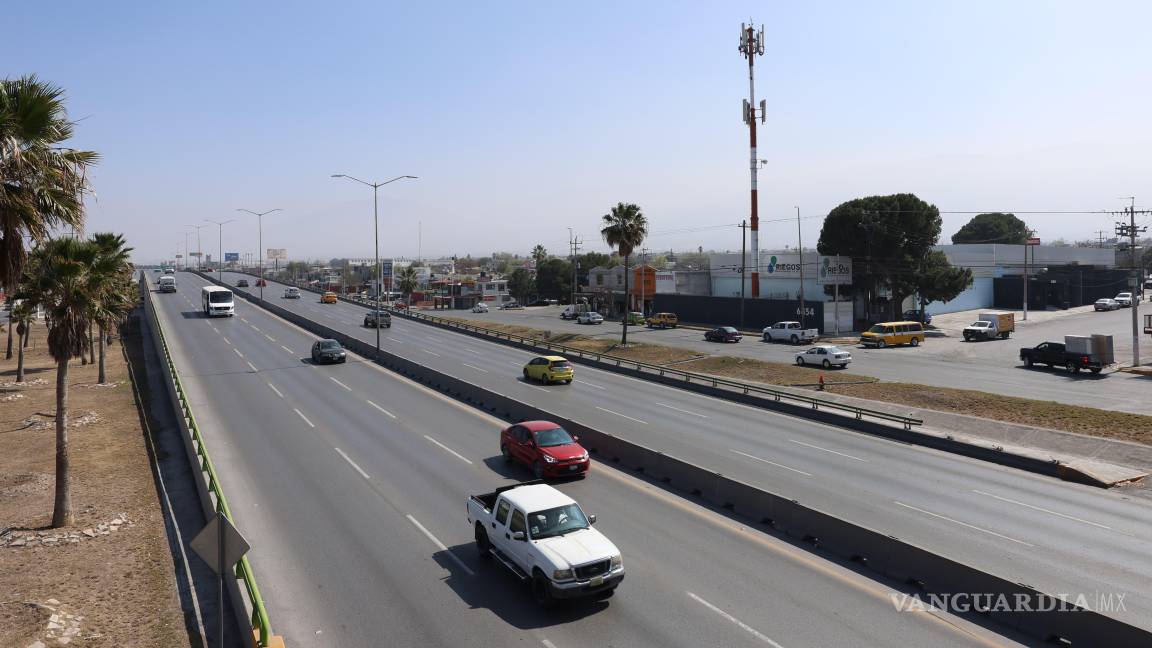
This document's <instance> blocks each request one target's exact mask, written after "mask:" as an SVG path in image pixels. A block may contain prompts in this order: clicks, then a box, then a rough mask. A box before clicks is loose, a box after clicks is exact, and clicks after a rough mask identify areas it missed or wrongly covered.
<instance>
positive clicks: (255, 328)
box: [248, 324, 263, 333]
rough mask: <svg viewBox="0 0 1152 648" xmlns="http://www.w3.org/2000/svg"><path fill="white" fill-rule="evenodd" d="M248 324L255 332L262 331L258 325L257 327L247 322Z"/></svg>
mask: <svg viewBox="0 0 1152 648" xmlns="http://www.w3.org/2000/svg"><path fill="white" fill-rule="evenodd" d="M248 326H251V327H252V330H253V331H256V332H257V333H262V332H263V331H261V330H260V329H259V327H257V326H256V325H255V324H249V325H248Z"/></svg>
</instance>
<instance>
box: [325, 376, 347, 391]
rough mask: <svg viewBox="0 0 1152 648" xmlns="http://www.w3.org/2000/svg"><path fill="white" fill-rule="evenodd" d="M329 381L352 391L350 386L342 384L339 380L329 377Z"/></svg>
mask: <svg viewBox="0 0 1152 648" xmlns="http://www.w3.org/2000/svg"><path fill="white" fill-rule="evenodd" d="M328 380H331V381H332V382H334V383H336V384H337V385H340V386H341V387H343V388H344V389H347V390H348V391H352V388H351V387H349V386H348V385H345V384H344V383H342V382H340V381H339V380H336V379H335V378H333V377H332V376H328Z"/></svg>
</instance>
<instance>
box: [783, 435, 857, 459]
mask: <svg viewBox="0 0 1152 648" xmlns="http://www.w3.org/2000/svg"><path fill="white" fill-rule="evenodd" d="M788 440H789V441H791V442H792V443H797V444H799V445H802V446H807V447H809V448H812V449H814V450H823V451H824V452H831V453H832V454H834V455H840V456H841V457H848V458H849V459H855V460H856V461H863V462H865V463H868V460H867V459H861V458H860V457H853V456H852V455H850V454H844V453H843V452H837V451H835V450H829V449H828V448H821V447H820V446H818V445H812V444H811V443H804V442H803V441H797V440H796V439H788Z"/></svg>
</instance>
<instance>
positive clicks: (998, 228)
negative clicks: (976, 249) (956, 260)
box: [952, 212, 1028, 245]
mask: <svg viewBox="0 0 1152 648" xmlns="http://www.w3.org/2000/svg"><path fill="white" fill-rule="evenodd" d="M1027 238H1028V225H1026V224H1025V223H1024V221H1022V220H1020V219H1019V218H1016V216H1015V215H1013V214H1005V213H1001V212H992V213H988V214H977V215H976V216H974V217H973V218H972V220H970V221H968V222H967V223H965V225H964V227H961V228H960V231H959V232H956V233H955V234H953V235H952V243H954V244H956V245H959V244H961V243H1002V244H1005V245H1024V241H1025V239H1027Z"/></svg>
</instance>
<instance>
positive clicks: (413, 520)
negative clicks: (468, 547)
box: [404, 515, 476, 576]
mask: <svg viewBox="0 0 1152 648" xmlns="http://www.w3.org/2000/svg"><path fill="white" fill-rule="evenodd" d="M404 517H406V518H408V521H409V522H411V523H412V524H414V525H416V528H417V529H420V533H423V534H424V536H425V537H427V538H428V539H429V540H431V541H432V544H434V545H436V546H437V547H438V548H439V549H440V551H443V552H446V553H447V554H448V557H449V558H451V559H452V560H453V562H455V563H456V564H457V565H458V566H459V567H460V569H463V570H464V571H466V572H468V575H469V576H475V575H476V574H475V572H473V571H472V570H471V569H468V565H465V564H464V562H463V561H462V560H460V559H459V558H457V557H456V554H454V553H452V552H451V551H448V547H446V546H444V543H443V542H440V540H439V539H438V538H437V537H436V536H434V535H432V532H431V531H429V530H428V529H425V528H424V525H423V524H420V523H419V522H417V521H416V518H414V517H412V516H411V515H405V516H404Z"/></svg>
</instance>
